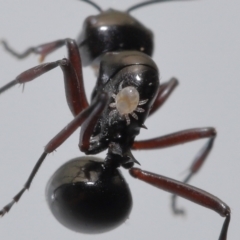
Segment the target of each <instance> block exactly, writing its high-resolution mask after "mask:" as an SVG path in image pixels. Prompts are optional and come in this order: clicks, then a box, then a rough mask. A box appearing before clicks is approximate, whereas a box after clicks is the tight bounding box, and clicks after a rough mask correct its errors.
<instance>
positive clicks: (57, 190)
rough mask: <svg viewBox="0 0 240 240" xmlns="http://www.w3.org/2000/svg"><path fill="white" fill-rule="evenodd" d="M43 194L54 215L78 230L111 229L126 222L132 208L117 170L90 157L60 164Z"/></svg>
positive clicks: (83, 231)
mask: <svg viewBox="0 0 240 240" xmlns="http://www.w3.org/2000/svg"><path fill="white" fill-rule="evenodd" d="M46 197H47V202H48V205H49V207H50V210H51V212H52V213H53V215H54V216H55V218H56V219H57V220H58V221H59V222H60V223H61V224H63V225H64V226H65V227H67V228H70V229H72V230H74V231H76V232H81V233H91V234H96V233H102V232H106V231H109V230H112V229H114V228H116V227H118V226H119V225H121V224H122V223H124V222H125V221H126V219H127V218H128V216H129V214H130V212H131V208H132V196H131V192H130V190H129V187H128V184H127V183H126V181H125V179H124V178H123V176H122V175H121V172H120V171H119V170H118V169H116V168H111V167H110V166H105V165H104V162H103V160H102V159H100V158H96V157H92V156H86V157H78V158H75V159H72V160H70V161H68V162H67V163H65V164H63V165H62V166H61V167H60V168H59V169H58V170H57V171H56V172H55V173H54V174H53V176H52V177H51V179H50V180H49V182H48V184H47V189H46Z"/></svg>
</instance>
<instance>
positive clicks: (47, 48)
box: [0, 39, 65, 61]
mask: <svg viewBox="0 0 240 240" xmlns="http://www.w3.org/2000/svg"><path fill="white" fill-rule="evenodd" d="M0 43H2V45H3V47H4V48H5V50H6V51H7V52H9V53H10V54H12V55H13V56H14V57H16V58H18V59H23V58H26V57H27V56H28V55H30V54H31V53H35V54H39V55H40V56H41V57H40V61H43V60H44V58H45V56H46V55H48V54H49V53H51V52H53V51H55V50H57V49H58V48H60V47H62V46H63V45H64V44H65V39H60V40H56V41H53V42H50V43H46V44H41V45H38V46H36V47H29V48H28V49H26V50H25V51H24V52H22V53H18V52H16V51H15V50H13V49H12V48H11V47H10V46H9V45H8V43H7V42H6V41H4V40H2V41H1V42H0Z"/></svg>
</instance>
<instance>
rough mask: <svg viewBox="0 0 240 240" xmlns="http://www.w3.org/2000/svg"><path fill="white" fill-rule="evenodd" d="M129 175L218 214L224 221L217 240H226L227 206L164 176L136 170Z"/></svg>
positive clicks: (214, 198) (130, 171)
mask: <svg viewBox="0 0 240 240" xmlns="http://www.w3.org/2000/svg"><path fill="white" fill-rule="evenodd" d="M129 173H130V174H131V175H132V176H133V177H135V178H138V179H140V180H142V181H144V182H146V183H149V184H151V185H153V186H154V187H157V188H160V189H162V190H164V191H167V192H170V193H172V194H174V195H177V196H180V197H183V198H185V199H187V200H190V201H192V202H195V203H197V204H199V205H201V206H204V207H206V208H210V209H212V210H214V211H216V212H217V213H219V214H220V215H221V216H222V217H225V218H226V219H225V221H224V224H223V227H222V230H221V233H220V236H219V240H226V239H227V231H228V226H229V222H230V214H231V211H230V208H229V207H228V205H227V204H226V203H224V202H223V201H222V200H220V199H219V198H217V197H215V196H213V195H212V194H210V193H208V192H205V191H203V190H201V189H199V188H196V187H193V186H191V185H188V184H185V183H182V182H179V181H176V180H174V179H171V178H167V177H165V176H161V175H157V174H154V173H151V172H147V171H143V170H141V169H138V168H131V169H130V170H129Z"/></svg>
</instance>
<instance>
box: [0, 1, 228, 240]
mask: <svg viewBox="0 0 240 240" xmlns="http://www.w3.org/2000/svg"><path fill="white" fill-rule="evenodd" d="M82 1H83V2H86V3H88V4H90V5H92V6H94V7H95V8H96V9H97V10H98V11H99V12H100V13H99V14H98V15H96V16H90V17H88V18H87V19H86V20H85V22H84V25H83V30H82V32H81V34H80V36H79V38H78V39H77V40H76V41H75V40H72V39H63V40H57V41H54V42H51V43H46V44H42V45H39V46H37V47H31V48H29V49H27V50H26V51H25V52H24V53H22V54H19V53H17V52H15V51H13V50H12V49H11V48H10V47H9V46H8V44H7V43H6V42H5V41H2V44H3V46H4V48H5V49H6V50H7V51H8V52H9V53H11V54H12V55H14V56H15V57H17V58H20V59H21V58H25V57H27V56H28V55H29V54H30V53H36V54H40V56H41V60H44V58H45V57H46V56H47V55H48V54H50V53H51V52H53V51H55V50H56V49H58V48H60V47H62V46H63V45H65V46H66V48H67V51H68V58H64V59H62V60H58V61H55V62H50V63H44V64H41V65H38V66H36V67H34V68H31V69H28V70H27V71H24V72H23V73H21V74H20V75H18V76H17V77H16V78H15V79H14V80H13V81H11V82H9V83H8V84H6V85H5V86H3V87H2V88H0V93H3V92H4V91H6V90H7V89H9V88H11V87H12V86H14V85H16V84H24V83H26V82H28V81H31V80H34V79H35V78H37V77H38V76H40V75H42V74H44V73H46V72H48V71H50V70H52V69H53V68H56V67H58V66H59V67H60V68H61V69H62V71H63V75H64V83H65V93H66V98H67V103H68V106H69V108H70V111H71V112H72V114H73V116H74V119H73V120H72V121H71V122H70V123H69V124H68V125H67V126H66V127H64V128H63V129H62V130H61V131H60V132H59V133H58V134H57V135H56V136H55V137H54V138H53V139H51V140H50V141H49V143H48V144H47V145H46V146H45V148H44V152H43V154H42V155H41V156H40V158H39V159H38V161H37V163H36V165H35V166H34V168H33V170H32V172H31V174H30V176H29V178H28V180H27V182H26V183H25V185H24V187H23V189H22V190H21V191H20V192H19V193H18V194H17V195H16V196H15V197H14V198H13V200H12V201H11V202H10V203H9V204H7V205H6V206H5V207H4V208H3V209H2V210H1V211H0V215H1V216H3V215H4V214H5V213H6V212H8V211H9V210H10V209H11V208H12V206H13V205H14V203H15V202H17V201H18V200H19V199H20V198H21V196H22V194H23V193H24V192H25V190H26V189H29V187H30V185H31V183H32V180H33V178H34V177H35V175H36V173H37V171H38V170H39V168H40V166H41V164H42V163H43V161H44V159H45V158H46V156H47V155H48V154H49V153H51V152H53V151H54V150H56V149H57V148H58V147H59V146H60V145H61V144H62V143H63V142H64V141H65V140H66V139H67V138H68V137H69V136H70V135H71V134H72V133H73V132H74V131H75V130H76V129H78V128H79V127H80V126H81V133H80V140H79V148H80V150H81V151H82V152H84V153H85V154H87V155H89V154H97V153H99V152H102V151H103V150H106V149H107V150H108V152H107V156H106V158H105V159H104V160H103V159H99V158H96V157H92V156H85V157H79V158H76V159H73V160H70V161H69V162H67V163H65V164H64V165H63V166H61V167H60V168H59V169H58V170H57V171H56V172H55V173H54V174H53V176H52V177H51V179H50V180H49V182H48V186H47V191H46V195H47V201H48V204H49V207H50V209H51V211H52V213H53V215H54V216H55V217H56V218H57V219H58V221H59V222H60V223H62V224H63V225H64V226H66V227H68V228H70V229H72V230H74V231H78V232H84V233H101V232H106V231H109V230H112V229H114V228H116V227H117V226H119V225H120V224H122V223H123V222H124V221H125V220H126V219H127V218H128V216H129V214H130V211H131V208H132V197H131V193H130V190H129V188H128V185H127V183H126V181H125V180H124V178H123V176H122V175H121V173H120V171H119V169H118V168H119V167H120V166H122V167H124V168H126V169H129V173H130V175H132V176H133V177H135V178H138V179H140V180H142V181H145V182H146V183H149V184H151V185H153V186H155V187H157V188H160V189H163V190H165V191H168V192H170V193H172V194H173V196H172V210H173V212H174V213H175V214H183V210H182V209H179V208H178V207H177V206H176V196H180V197H184V198H186V199H188V200H190V201H192V202H195V203H197V204H199V205H202V206H204V207H207V208H210V209H212V210H214V211H216V212H217V213H219V214H220V215H221V216H223V217H225V218H226V219H225V221H224V224H223V227H222V230H221V233H220V237H219V239H220V240H224V239H226V238H227V230H228V226H229V222H230V208H229V207H228V206H227V204H225V203H224V202H223V201H221V200H220V199H218V198H217V197H215V196H213V195H212V194H210V193H207V192H205V191H203V190H201V189H198V188H195V187H193V186H191V185H188V184H187V183H188V182H189V180H190V178H191V177H192V176H193V175H194V174H195V173H196V172H198V171H199V169H200V168H201V166H202V164H203V162H204V161H205V159H206V158H207V156H208V154H209V152H210V151H211V149H212V146H213V142H214V139H215V136H216V131H215V129H214V128H210V127H206V128H195V129H188V130H184V131H180V132H176V133H172V134H169V135H166V136H162V137H158V138H154V139H149V140H145V141H135V137H136V136H137V135H138V134H139V132H140V129H141V128H146V126H145V125H144V122H145V120H146V118H147V117H148V116H149V115H151V114H153V113H154V112H155V111H156V110H158V109H159V108H160V107H161V106H162V105H163V104H164V102H165V101H166V100H167V98H168V97H169V96H170V94H171V93H172V91H173V90H174V89H175V87H176V86H177V84H178V81H177V79H175V78H172V79H170V80H169V81H168V82H166V83H163V84H160V83H159V71H158V68H157V66H156V64H155V63H154V61H153V60H152V59H151V55H152V52H153V33H152V32H151V30H149V29H147V28H146V27H144V26H143V25H142V24H141V23H140V22H138V21H137V20H136V19H135V18H133V17H132V16H131V15H130V14H129V13H130V12H131V11H133V10H135V9H138V8H140V7H142V6H145V5H148V4H153V3H159V2H170V1H171V0H159V1H146V2H142V3H139V4H137V5H134V6H132V7H131V8H129V9H128V10H127V11H126V12H120V11H116V10H112V9H110V10H107V11H103V10H102V9H101V8H100V7H99V6H98V5H96V4H95V3H94V2H92V1H90V0H82ZM90 64H91V65H92V67H93V68H94V70H95V72H96V74H97V76H98V77H97V83H96V86H95V87H94V89H93V92H92V96H91V103H90V104H89V103H88V101H87V99H86V96H85V90H84V83H83V76H82V66H87V65H90ZM202 138H207V139H208V141H207V143H206V145H205V146H204V147H203V148H202V149H201V151H200V152H199V154H198V155H197V157H196V158H195V160H194V162H193V163H192V165H191V167H190V173H189V175H188V176H187V177H186V178H185V179H184V181H183V182H179V181H176V180H173V179H170V178H167V177H165V176H161V175H157V174H154V173H151V172H147V171H143V170H141V169H139V168H135V167H133V166H134V164H135V163H136V164H138V161H137V160H136V159H135V158H134V156H133V155H132V153H131V150H132V149H134V150H135V149H141V150H142V149H154V148H157V149H159V148H164V147H170V146H174V145H178V144H183V143H186V142H190V141H194V140H198V139H202Z"/></svg>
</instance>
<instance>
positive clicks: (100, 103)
mask: <svg viewBox="0 0 240 240" xmlns="http://www.w3.org/2000/svg"><path fill="white" fill-rule="evenodd" d="M107 101H108V96H107V94H106V93H100V94H98V95H97V96H96V98H95V99H94V100H93V102H92V104H91V105H90V106H89V107H88V108H86V109H85V110H83V111H82V112H81V113H79V114H78V115H77V116H76V117H75V118H74V119H73V120H72V121H71V122H70V123H69V124H68V125H67V126H65V127H64V128H63V129H62V130H61V131H60V132H59V133H58V134H57V135H56V136H55V137H54V138H52V139H51V140H50V141H49V142H48V144H47V145H46V146H45V148H44V152H43V153H42V155H41V156H40V158H39V159H38V161H37V162H36V164H35V166H34V168H33V169H32V172H31V174H30V175H29V177H28V179H27V181H26V183H25V184H24V186H23V188H22V189H21V190H20V191H19V192H18V193H17V194H16V195H15V196H14V198H13V200H12V201H11V202H10V203H8V204H7V205H5V206H4V207H3V208H2V210H1V211H0V216H4V215H5V213H7V212H9V211H10V209H11V208H12V206H13V205H14V203H16V202H18V201H19V199H20V198H21V196H22V195H23V193H24V192H25V191H26V190H27V189H29V188H30V185H31V183H32V181H33V179H34V177H35V175H36V173H37V172H38V170H39V168H40V167H41V165H42V163H43V161H44V160H45V158H46V156H47V155H48V154H49V153H51V152H53V151H54V150H56V149H57V148H58V147H59V146H60V145H61V144H62V143H63V142H64V141H66V140H67V139H68V138H69V137H70V136H71V135H72V133H73V132H74V131H76V130H77V129H78V128H79V127H80V126H81V125H82V123H83V122H84V121H86V120H87V119H88V118H89V116H92V118H95V119H97V118H98V116H99V114H101V112H102V111H103V110H104V108H105V106H106V103H107Z"/></svg>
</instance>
